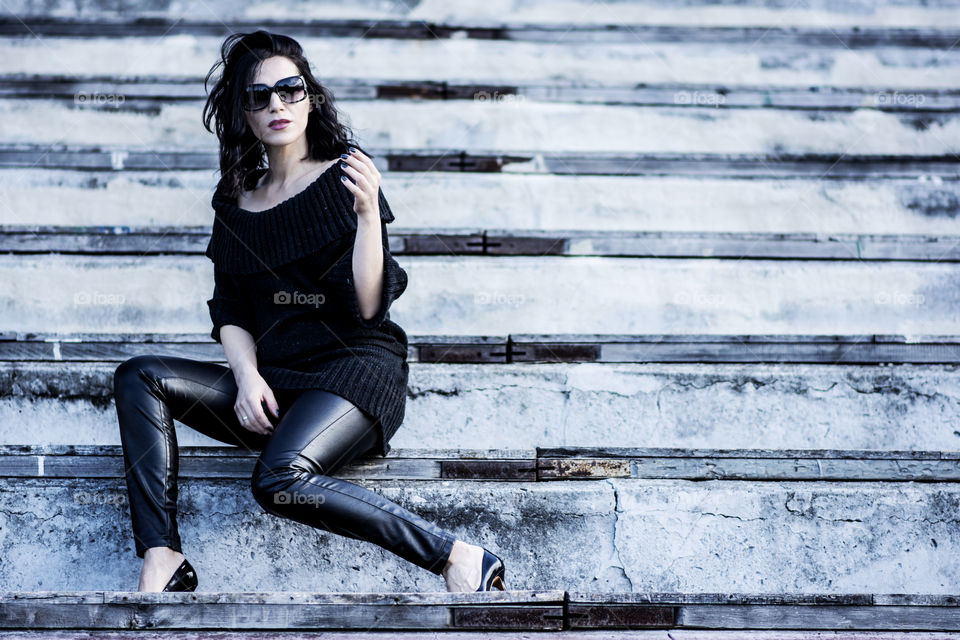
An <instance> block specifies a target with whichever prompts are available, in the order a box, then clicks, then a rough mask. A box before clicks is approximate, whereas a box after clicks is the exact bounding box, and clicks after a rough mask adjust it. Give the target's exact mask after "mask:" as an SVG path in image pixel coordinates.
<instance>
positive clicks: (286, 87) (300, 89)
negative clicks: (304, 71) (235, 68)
mask: <svg viewBox="0 0 960 640" xmlns="http://www.w3.org/2000/svg"><path fill="white" fill-rule="evenodd" d="M273 92H276V93H277V95H278V96H280V99H281V100H282V101H283V102H286V103H287V104H293V103H295V102H300V101H301V100H303V99H304V98H306V97H307V89H306V82H305V81H304V79H303V76H290V77H289V78H281V79H280V80H277V84H275V85H273V86H272V87H268V86H267V85H265V84H248V85H247V90H246V91H245V92H244V94H243V108H244V109H246V110H247V111H259V110H260V109H263V108H264V107H266V106H267V105H268V104H270V95H271V94H272V93H273Z"/></svg>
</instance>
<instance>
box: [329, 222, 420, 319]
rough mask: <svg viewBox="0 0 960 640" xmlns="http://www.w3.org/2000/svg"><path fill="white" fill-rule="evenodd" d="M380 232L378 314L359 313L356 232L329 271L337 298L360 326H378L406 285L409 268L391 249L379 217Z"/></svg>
mask: <svg viewBox="0 0 960 640" xmlns="http://www.w3.org/2000/svg"><path fill="white" fill-rule="evenodd" d="M380 235H381V239H382V240H383V291H382V292H381V294H380V307H379V308H378V309H377V313H376V315H374V316H373V317H372V318H370V319H368V320H367V319H364V317H363V316H362V315H360V305H359V303H358V301H357V288H356V284H355V283H354V279H353V245H354V242H355V241H356V235H355V234H352V235H351V236H350V238H349V243H348V247H347V249H346V253H345V254H344V255H343V256H341V257H340V258H339V259H338V260H337V261H336V262H335V263H334V264H333V266H332V267H331V268H330V272H329V274H328V275H327V278H328V281H329V283H330V286H331V287H332V289H333V291H334V292H335V295H336V296H337V299H338V300H339V301H340V302H341V303H342V304H343V305H344V306H345V308H346V310H347V314H348V315H349V316H350V317H351V319H352V320H354V321H355V322H356V323H357V324H359V325H360V326H361V327H365V328H367V329H375V328H377V327H379V326H380V325H381V324H382V323H383V321H384V320H386V317H387V312H388V311H389V309H390V305H391V304H393V301H394V300H396V299H397V298H399V297H400V295H401V294H402V293H403V292H404V290H406V288H407V272H406V271H404V270H403V268H402V267H401V266H400V265H399V263H397V261H396V260H395V259H394V257H393V255H392V254H391V253H390V242H389V239H388V237H387V225H386V222H384V221H383V220H381V221H380Z"/></svg>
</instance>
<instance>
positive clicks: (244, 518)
mask: <svg viewBox="0 0 960 640" xmlns="http://www.w3.org/2000/svg"><path fill="white" fill-rule="evenodd" d="M601 452H602V450H601ZM30 453H31V452H27V454H28V455H27V456H26V460H24V459H23V458H24V456H21V455H12V456H3V457H0V501H2V504H0V553H2V555H3V557H4V559H5V562H4V563H3V565H2V566H0V589H4V590H16V591H38V590H51V589H55V590H116V589H119V590H124V589H132V588H134V585H135V582H136V580H135V579H136V576H137V572H138V566H139V564H140V560H139V559H138V558H136V556H135V554H134V552H133V537H132V533H131V532H130V530H129V507H128V505H127V503H126V486H125V483H124V480H123V478H122V476H120V475H119V469H120V468H122V463H121V462H120V461H121V460H122V457H121V454H120V452H119V451H117V450H116V449H114V450H113V451H112V452H111V453H112V454H113V455H112V457H113V460H112V462H110V463H107V459H109V458H110V457H111V456H109V455H106V452H105V451H102V450H101V451H100V452H99V453H98V454H95V455H94V459H93V460H90V461H84V460H83V457H84V453H83V452H76V451H75V452H74V453H73V454H71V455H67V456H65V458H66V459H61V460H57V461H52V462H51V464H52V465H53V466H55V467H57V468H58V471H57V476H54V477H48V476H46V475H44V476H40V475H39V473H38V472H39V465H38V462H37V456H36V455H29V454H30ZM33 453H35V452H33ZM451 453H453V455H454V456H456V455H458V454H456V453H454V452H448V453H446V454H445V458H446V459H447V460H450V457H451V456H450V454H451ZM592 453H597V451H593V452H592ZM635 453H636V452H635ZM741 453H742V452H741ZM789 453H793V452H789ZM823 453H825V452H817V453H815V454H813V455H815V456H820V455H821V454H823ZM846 453H847V454H855V452H846ZM580 454H586V455H590V454H591V452H589V451H586V452H580ZM468 455H470V454H469V453H468ZM473 455H474V456H476V452H473ZM494 455H495V456H496V455H509V454H508V453H506V452H504V453H501V454H497V453H494ZM608 455H609V454H608ZM614 455H616V453H614ZM679 455H680V456H681V459H679V460H676V461H675V462H674V464H676V465H678V466H680V465H682V464H683V459H682V453H680V454H679ZM887 455H888V456H889V455H890V454H887ZM928 455H930V456H936V455H937V454H935V453H933V452H928ZM956 456H960V452H954V456H953V457H956ZM51 457H52V458H57V457H58V456H51ZM783 457H784V458H786V457H787V456H783ZM70 459H72V460H73V461H74V462H76V465H75V466H76V471H77V472H76V473H75V474H72V475H73V477H70V476H71V474H70V472H69V467H70ZM818 459H819V458H809V459H807V460H799V461H797V466H798V467H800V468H802V467H804V466H806V467H807V469H805V470H801V471H799V472H797V473H793V472H791V471H790V465H789V463H788V462H787V460H785V459H781V460H780V461H779V468H780V471H781V475H780V477H779V478H777V479H773V478H768V479H763V480H754V479H749V478H747V479H725V480H716V479H703V478H702V477H701V478H698V479H696V480H685V479H665V478H664V479H661V478H643V477H632V476H631V477H625V476H623V477H606V478H603V477H601V478H590V477H589V476H587V477H585V478H579V477H577V475H576V471H575V469H576V468H577V467H578V463H581V464H583V465H584V467H585V468H589V466H590V462H589V461H588V460H589V459H588V458H581V457H578V456H574V457H573V458H566V459H565V460H566V462H567V464H570V465H571V469H572V470H573V474H574V477H575V478H577V479H564V478H548V479H546V480H528V479H511V478H509V477H508V478H507V479H496V478H495V479H493V480H486V479H477V478H476V477H473V476H471V475H470V474H469V473H464V472H465V471H467V469H466V468H462V469H461V470H460V472H461V474H462V475H466V476H467V477H466V478H461V479H443V478H429V477H428V478H422V477H420V478H417V479H412V480H411V479H400V478H394V479H390V478H381V477H377V475H376V473H372V474H370V475H366V474H362V475H361V477H359V478H357V477H354V478H352V479H351V482H354V483H356V484H359V485H361V486H365V487H367V488H369V489H371V490H372V491H374V492H376V493H378V494H380V495H383V496H385V497H387V498H388V499H391V500H393V501H395V502H397V503H398V504H400V505H402V506H404V507H405V508H408V509H410V510H412V511H414V512H416V513H418V514H420V515H422V516H423V517H425V518H427V519H428V520H430V521H432V522H436V523H438V524H439V525H441V526H443V527H444V528H445V529H448V530H449V531H451V532H452V533H454V534H455V535H456V536H457V537H458V538H459V539H462V540H466V541H470V542H474V543H479V544H483V545H484V546H487V547H488V548H490V549H491V550H492V551H495V552H496V553H498V554H499V555H501V557H503V559H504V563H505V564H506V566H507V573H506V580H507V581H508V586H509V588H510V589H511V590H543V589H569V590H577V591H586V590H590V591H595V592H608V593H616V592H629V593H647V592H651V591H652V592H663V591H673V592H695V593H700V594H711V593H713V594H716V593H729V592H742V593H756V594H766V595H769V596H774V597H776V596H779V595H782V594H796V593H804V594H810V593H817V594H834V595H840V594H851V593H855V594H870V593H896V594H915V595H921V594H941V595H949V594H954V593H955V590H956V584H957V582H956V581H957V576H958V574H960V560H958V558H960V545H958V543H957V542H956V536H955V535H954V532H955V530H956V526H957V517H956V513H957V505H958V503H960V484H958V483H957V482H956V481H955V479H952V480H948V481H945V482H930V481H923V482H917V481H914V480H906V481H900V480H898V481H885V480H880V481H866V480H862V479H861V472H862V470H863V469H862V467H863V462H861V469H859V470H858V469H854V468H852V467H849V466H848V467H847V469H846V470H847V471H853V472H854V473H852V474H849V475H848V474H846V473H844V472H843V471H842V470H841V469H837V470H838V471H839V476H840V478H839V479H837V480H828V479H815V480H808V479H801V478H808V477H809V474H810V471H811V468H812V466H815V465H816V461H817V460H818ZM46 460H47V458H45V459H44V461H43V466H44V469H45V467H46ZM214 460H217V461H221V460H222V459H221V458H217V457H213V458H211V457H207V459H206V460H205V461H204V462H203V463H201V464H200V466H201V467H202V470H203V471H201V473H202V474H203V477H181V478H180V481H179V488H180V492H179V507H180V508H179V518H178V521H179V524H180V531H181V534H182V537H183V540H184V553H185V554H186V555H187V556H188V557H189V558H190V559H191V563H192V564H194V566H195V567H196V568H197V571H198V574H199V579H200V583H201V586H200V589H201V590H202V591H206V592H210V591H215V592H220V591H250V590H257V591H278V590H293V591H307V592H317V591H338V592H340V591H347V592H396V591H438V590H442V588H443V584H442V578H441V577H439V576H435V575H433V574H431V573H429V572H426V571H424V570H421V569H420V568H419V567H417V566H415V565H412V564H410V563H408V562H406V561H404V560H402V559H401V558H399V557H398V556H395V555H394V554H392V553H390V552H389V551H387V550H385V549H383V548H381V547H378V546H377V545H374V544H370V543H368V542H366V541H360V540H353V539H349V538H344V537H341V536H336V535H335V534H332V533H330V532H327V531H324V530H321V529H313V528H311V527H308V526H305V525H302V524H300V523H297V522H295V521H290V520H286V519H281V518H277V517H275V516H273V515H270V514H268V513H266V512H265V511H263V509H262V507H260V506H259V505H257V504H256V501H255V499H254V498H253V496H252V494H251V492H250V488H249V487H250V478H249V474H244V473H242V472H241V469H240V468H238V467H242V468H247V467H249V466H250V465H251V464H252V463H253V461H254V458H253V457H245V458H243V460H242V464H241V461H239V460H237V461H235V462H234V463H233V467H232V472H231V470H230V469H231V467H228V468H227V471H226V472H224V469H221V468H220V467H219V465H215V464H213V462H214ZM604 460H605V461H606V462H605V466H606V467H610V466H612V465H613V464H614V463H615V462H617V460H616V459H613V458H605V459H604ZM626 460H627V459H625V458H621V459H620V460H619V462H620V464H623V463H624V462H625V461H626ZM509 461H510V459H509V458H494V459H492V460H489V461H488V464H487V467H488V469H487V471H489V468H490V467H491V466H495V465H497V464H504V463H508V462H509ZM402 462H403V461H401V464H400V468H401V469H403V468H404V465H403V463H402ZM437 462H438V461H437V460H434V464H436V463H437ZM452 462H453V463H454V466H455V465H456V462H457V460H456V458H454V460H452ZM477 462H478V461H477V460H476V457H473V458H470V459H469V464H473V465H477ZM520 462H521V463H522V464H523V463H524V461H523V459H520ZM527 462H529V458H528V460H527ZM766 462H767V463H774V462H776V460H775V459H768V460H767V461H766ZM910 462H912V463H913V464H915V465H917V468H918V469H920V470H921V475H922V467H923V464H924V462H928V463H934V462H937V458H930V459H928V460H923V459H912V460H910ZM425 463H427V461H426V460H421V461H420V467H421V468H423V467H424V466H425ZM805 463H806V464H805ZM356 464H362V461H359V462H358V463H356ZM689 464H690V465H691V466H696V465H699V466H700V467H701V469H703V468H704V467H706V468H709V466H710V461H709V460H707V461H704V460H692V461H689ZM885 464H886V465H887V468H888V469H889V468H890V467H891V466H895V465H896V460H895V459H888V460H887V462H886V463H885ZM25 465H33V469H34V471H33V474H32V475H33V477H25V475H24V473H23V469H24V466H25ZM871 465H873V466H874V467H879V466H880V461H877V460H872V461H870V462H866V466H867V467H868V468H869V467H870V466H871ZM192 466H193V467H194V468H197V464H193V465H192ZM426 466H430V465H426ZM602 466H603V465H602ZM828 466H829V465H828ZM380 468H381V469H383V468H385V467H384V466H383V465H382V463H381V466H380ZM441 468H442V467H441ZM835 468H836V467H835ZM7 469H10V470H9V471H7ZM407 469H408V470H411V467H410V465H407ZM15 470H16V471H15ZM412 470H413V471H414V473H415V471H416V470H415V468H414V469H412ZM374 471H375V470H374ZM204 472H205V473H204ZM238 472H239V473H238ZM231 473H235V474H236V475H238V476H239V477H231ZM390 473H392V472H390ZM401 473H403V471H401ZM604 473H608V474H609V471H605V472H604ZM668 473H670V472H669V471H668ZM480 475H481V477H482V476H483V473H481V474H480ZM732 475H733V477H736V474H735V473H734V474H732ZM827 475H830V472H829V471H828V472H827ZM87 476H95V477H87ZM912 477H914V478H916V477H917V476H912ZM25 531H29V532H31V534H30V535H29V536H26V535H23V534H22V532H25ZM571 548H577V549H578V553H576V554H570V553H569V550H570V549H571ZM785 557H787V558H790V559H791V562H790V563H785V562H784V558H785ZM347 558H349V559H350V561H349V562H345V561H344V560H345V559H347ZM239 559H242V561H240V562H238V560H239Z"/></svg>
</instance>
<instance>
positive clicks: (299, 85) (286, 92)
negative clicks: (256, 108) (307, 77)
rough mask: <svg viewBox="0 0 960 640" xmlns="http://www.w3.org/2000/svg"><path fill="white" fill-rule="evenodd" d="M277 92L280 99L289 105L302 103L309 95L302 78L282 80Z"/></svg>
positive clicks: (278, 84)
mask: <svg viewBox="0 0 960 640" xmlns="http://www.w3.org/2000/svg"><path fill="white" fill-rule="evenodd" d="M277 92H278V93H279V94H280V99H281V100H283V101H284V102H287V103H290V102H300V101H301V100H303V99H304V97H306V95H307V92H306V90H305V89H304V87H303V80H301V79H300V78H287V79H285V80H281V81H280V82H278V83H277Z"/></svg>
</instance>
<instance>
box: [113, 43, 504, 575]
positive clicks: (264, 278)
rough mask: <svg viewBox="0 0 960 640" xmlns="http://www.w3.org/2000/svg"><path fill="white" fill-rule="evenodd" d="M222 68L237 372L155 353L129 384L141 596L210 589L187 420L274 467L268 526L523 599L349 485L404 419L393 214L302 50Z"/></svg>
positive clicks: (219, 267)
mask: <svg viewBox="0 0 960 640" xmlns="http://www.w3.org/2000/svg"><path fill="white" fill-rule="evenodd" d="M220 65H223V73H222V74H221V77H220V78H219V79H218V81H217V82H216V84H215V85H214V87H213V89H212V91H211V92H210V95H209V96H208V99H207V103H206V105H205V107H204V125H205V126H206V128H207V130H211V129H210V120H211V117H215V119H216V133H217V137H218V138H219V140H220V169H221V178H220V182H219V184H218V185H217V189H216V193H215V194H214V196H213V200H212V204H213V207H214V210H215V212H216V216H215V220H214V225H213V233H212V235H211V238H210V243H209V245H208V247H207V252H206V255H207V256H208V257H209V258H210V259H211V260H212V261H213V263H214V292H213V298H212V299H210V300H208V301H207V303H208V305H209V308H210V317H211V319H212V321H213V330H212V332H211V337H212V338H213V339H214V340H216V341H217V342H219V343H220V344H222V345H223V349H224V352H225V354H226V358H227V361H228V362H229V364H230V367H229V368H227V367H224V366H221V365H218V364H215V363H209V362H200V361H195V360H190V359H186V358H179V357H171V356H156V355H145V356H136V357H134V358H130V359H129V360H127V361H126V362H124V363H122V364H121V365H120V366H119V367H117V370H116V374H115V376H114V392H115V399H116V407H117V416H118V420H119V423H120V435H121V441H122V444H123V452H124V463H125V464H124V466H125V477H126V482H127V489H128V492H129V497H130V514H131V520H132V524H133V532H134V539H135V543H136V552H137V555H138V556H139V557H141V558H143V559H144V563H143V568H142V571H141V574H140V585H139V590H140V591H158V590H163V591H192V590H194V589H196V586H197V582H198V581H197V577H196V572H195V570H194V569H193V567H192V566H191V565H190V563H189V562H188V561H187V560H186V558H185V557H184V555H183V553H182V552H181V545H180V538H179V534H178V530H177V523H176V513H177V503H176V501H177V469H178V465H177V460H178V458H177V440H176V432H175V430H174V425H173V420H174V419H177V420H180V421H181V422H183V423H185V424H187V425H188V426H190V427H192V428H194V429H196V430H197V431H200V432H201V433H204V434H205V435H207V436H210V437H212V438H215V439H217V440H219V441H222V442H226V443H228V444H232V445H236V446H239V447H245V448H247V449H248V450H257V451H260V452H261V453H260V456H259V458H258V460H257V463H256V466H255V469H254V472H253V477H252V479H251V487H252V490H253V493H254V496H255V497H256V500H257V502H258V503H259V504H260V505H261V506H262V507H263V508H264V510H266V511H267V512H269V513H272V514H274V515H277V516H280V517H284V518H289V519H291V520H295V521H297V522H301V523H304V524H308V525H311V526H313V527H319V528H323V529H325V530H328V531H332V532H334V533H337V534H340V535H343V536H347V537H350V538H354V539H360V540H367V541H370V542H374V543H376V544H378V545H380V546H381V547H383V548H385V549H388V550H389V551H392V552H393V553H395V554H397V555H398V556H400V557H402V558H405V559H406V560H409V561H411V562H413V563H415V564H417V565H419V566H421V567H423V568H425V569H427V570H429V571H431V572H433V573H435V574H440V575H443V577H444V579H445V580H446V585H447V590H448V591H488V590H490V589H491V586H495V587H497V588H498V589H505V586H504V582H503V581H504V567H503V562H502V560H501V559H500V558H499V557H497V556H496V555H494V554H493V553H491V552H489V551H487V550H486V549H484V548H483V547H480V546H476V545H471V544H467V543H465V542H463V541H461V540H458V539H456V538H455V537H454V536H453V534H451V533H449V532H447V531H446V530H444V529H441V528H440V527H438V526H436V525H434V524H433V523H430V522H428V521H426V520H424V519H423V518H421V517H419V516H417V515H416V514H414V513H411V512H410V511H408V510H406V509H404V508H402V507H400V506H399V505H397V504H395V503H393V502H390V501H388V500H386V499H385V498H383V497H381V496H380V495H378V494H377V493H374V492H372V491H369V490H367V489H365V488H363V487H360V486H359V485H356V484H352V483H349V482H345V481H343V480H340V479H337V478H333V477H331V475H330V474H332V473H334V472H335V471H336V470H337V469H339V468H340V467H342V466H343V465H346V464H348V463H349V462H350V461H351V460H353V459H354V458H355V457H356V456H358V455H361V454H364V453H370V452H374V453H379V454H380V455H384V456H385V455H386V454H387V453H388V451H389V449H390V445H389V444H388V440H389V439H390V438H391V437H392V436H393V433H394V432H395V431H396V429H397V427H398V426H399V425H400V422H401V421H402V419H403V414H404V403H405V401H406V386H407V373H408V366H407V362H406V353H407V336H406V333H405V332H404V331H403V329H401V328H400V327H399V326H398V325H397V324H396V323H394V322H393V321H392V320H390V318H389V314H388V307H389V305H390V304H391V303H392V301H393V300H394V299H395V298H397V297H398V296H399V295H400V294H401V293H403V291H404V290H405V289H406V285H407V274H406V272H405V271H404V270H403V269H402V268H401V267H400V266H399V264H397V262H396V261H395V260H394V258H393V256H392V255H391V254H390V251H389V243H388V242H387V231H386V223H387V222H391V221H393V219H394V217H393V213H392V212H391V210H390V207H389V205H388V204H387V201H386V199H385V198H384V196H383V192H382V190H381V189H380V186H379V185H380V173H379V172H378V171H377V169H376V167H375V166H374V165H373V163H372V161H371V160H370V158H369V156H367V155H366V154H365V153H363V152H362V151H361V150H360V149H359V145H357V144H356V143H355V142H353V139H352V137H350V136H349V135H348V131H347V129H346V128H345V127H343V126H341V124H340V123H339V121H338V118H337V112H336V110H335V109H334V107H333V99H332V96H331V95H330V94H329V93H328V91H327V90H326V89H325V88H324V87H322V86H321V85H320V84H319V83H318V82H317V81H316V80H315V79H314V77H313V75H312V74H311V72H310V68H309V64H308V63H307V61H306V59H305V58H304V57H303V53H302V49H301V48H300V45H299V44H297V42H296V41H294V40H293V39H291V38H289V37H286V36H281V35H274V34H270V33H267V32H265V31H257V32H254V33H251V34H234V35H231V36H230V37H228V38H227V39H226V40H225V42H224V44H223V47H222V50H221V60H218V61H217V63H216V64H215V65H214V67H213V68H212V69H211V70H210V73H209V74H208V75H207V79H208V80H209V78H210V77H211V75H212V74H213V71H214V70H215V69H216V68H217V67H218V66H220ZM264 156H265V157H264ZM264 160H266V162H267V166H265V167H264V166H263V164H264Z"/></svg>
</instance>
